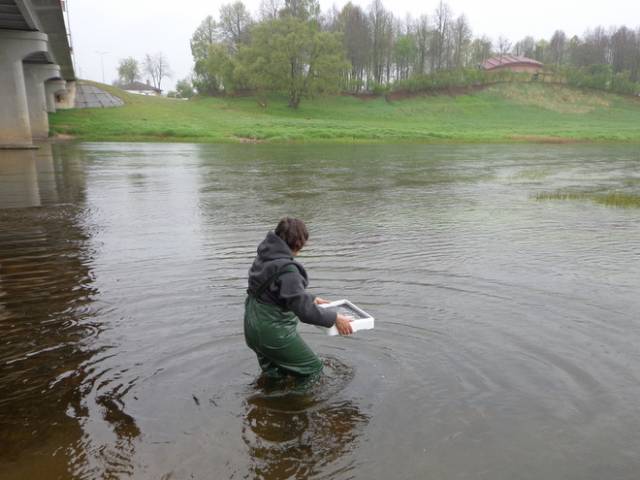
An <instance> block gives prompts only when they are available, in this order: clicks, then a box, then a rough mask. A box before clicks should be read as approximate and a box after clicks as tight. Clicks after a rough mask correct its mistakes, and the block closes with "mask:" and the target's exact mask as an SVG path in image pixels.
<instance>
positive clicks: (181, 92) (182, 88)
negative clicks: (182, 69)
mask: <svg viewBox="0 0 640 480" xmlns="http://www.w3.org/2000/svg"><path fill="white" fill-rule="evenodd" d="M193 94H194V92H193V85H192V84H191V80H190V79H189V78H183V79H182V80H178V83H176V96H177V97H180V98H191V97H193Z"/></svg>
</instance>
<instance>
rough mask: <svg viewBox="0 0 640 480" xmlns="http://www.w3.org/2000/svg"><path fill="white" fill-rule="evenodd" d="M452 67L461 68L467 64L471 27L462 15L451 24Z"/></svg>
mask: <svg viewBox="0 0 640 480" xmlns="http://www.w3.org/2000/svg"><path fill="white" fill-rule="evenodd" d="M452 33H453V35H452V37H453V66H454V67H455V68H462V67H464V66H466V64H467V57H468V52H469V44H470V43H471V27H470V26H469V23H468V22H467V18H466V17H465V16H464V15H460V16H459V17H458V18H457V19H456V21H455V22H454V23H453V27H452Z"/></svg>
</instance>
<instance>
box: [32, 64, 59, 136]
mask: <svg viewBox="0 0 640 480" xmlns="http://www.w3.org/2000/svg"><path fill="white" fill-rule="evenodd" d="M57 77H60V67H58V65H53V64H45V63H25V64H24V81H25V86H26V89H27V103H28V105H29V120H30V122H31V135H32V136H33V139H34V140H43V139H46V138H47V137H48V136H49V115H48V114H47V97H46V94H45V88H44V83H45V82H46V81H47V80H49V79H52V78H57Z"/></svg>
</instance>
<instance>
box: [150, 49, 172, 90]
mask: <svg viewBox="0 0 640 480" xmlns="http://www.w3.org/2000/svg"><path fill="white" fill-rule="evenodd" d="M143 68H144V71H145V73H148V74H149V76H150V77H151V81H152V82H153V86H154V87H155V88H157V89H158V90H162V88H161V85H162V79H163V78H168V77H170V76H171V70H170V68H169V62H168V61H167V58H166V57H165V56H164V54H163V53H162V52H158V53H155V54H149V53H147V54H146V55H145V56H144V62H143Z"/></svg>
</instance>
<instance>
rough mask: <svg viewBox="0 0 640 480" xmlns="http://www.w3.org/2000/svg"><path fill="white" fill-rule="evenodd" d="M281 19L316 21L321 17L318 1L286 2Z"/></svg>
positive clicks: (291, 0) (296, 0)
mask: <svg viewBox="0 0 640 480" xmlns="http://www.w3.org/2000/svg"><path fill="white" fill-rule="evenodd" d="M279 13H280V16H281V17H295V18H298V19H300V20H314V19H317V18H318V16H319V15H320V2H319V1H318V0H284V8H283V9H282V10H280V12H279Z"/></svg>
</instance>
